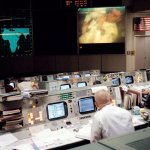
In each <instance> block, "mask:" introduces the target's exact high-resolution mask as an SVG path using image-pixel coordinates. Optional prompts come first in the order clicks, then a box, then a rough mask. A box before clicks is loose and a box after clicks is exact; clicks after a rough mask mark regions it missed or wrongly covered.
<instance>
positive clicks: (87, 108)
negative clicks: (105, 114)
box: [78, 96, 95, 114]
mask: <svg viewBox="0 0 150 150" xmlns="http://www.w3.org/2000/svg"><path fill="white" fill-rule="evenodd" d="M78 106H79V113H80V114H87V113H91V112H95V105H94V97H93V96H91V97H85V98H80V99H79V101H78Z"/></svg>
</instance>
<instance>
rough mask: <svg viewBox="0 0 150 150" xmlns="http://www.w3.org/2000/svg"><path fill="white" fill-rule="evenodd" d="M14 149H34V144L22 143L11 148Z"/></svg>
mask: <svg viewBox="0 0 150 150" xmlns="http://www.w3.org/2000/svg"><path fill="white" fill-rule="evenodd" d="M12 149H16V150H34V148H33V147H32V145H30V144H22V145H18V146H14V147H12V148H11V150H12Z"/></svg>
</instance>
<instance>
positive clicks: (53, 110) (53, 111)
mask: <svg viewBox="0 0 150 150" xmlns="http://www.w3.org/2000/svg"><path fill="white" fill-rule="evenodd" d="M46 109H47V118H48V120H50V121H53V120H58V119H62V118H66V117H67V116H68V107H67V103H66V102H64V101H63V102H55V103H49V104H48V105H47V107H46Z"/></svg>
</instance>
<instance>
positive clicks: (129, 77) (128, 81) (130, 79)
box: [125, 76, 134, 84]
mask: <svg viewBox="0 0 150 150" xmlns="http://www.w3.org/2000/svg"><path fill="white" fill-rule="evenodd" d="M125 83H126V84H132V83H134V80H133V76H126V77H125Z"/></svg>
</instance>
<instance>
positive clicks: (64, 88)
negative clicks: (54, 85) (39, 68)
mask: <svg viewBox="0 0 150 150" xmlns="http://www.w3.org/2000/svg"><path fill="white" fill-rule="evenodd" d="M69 88H70V85H69V84H65V85H61V86H60V89H61V90H66V89H69Z"/></svg>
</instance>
